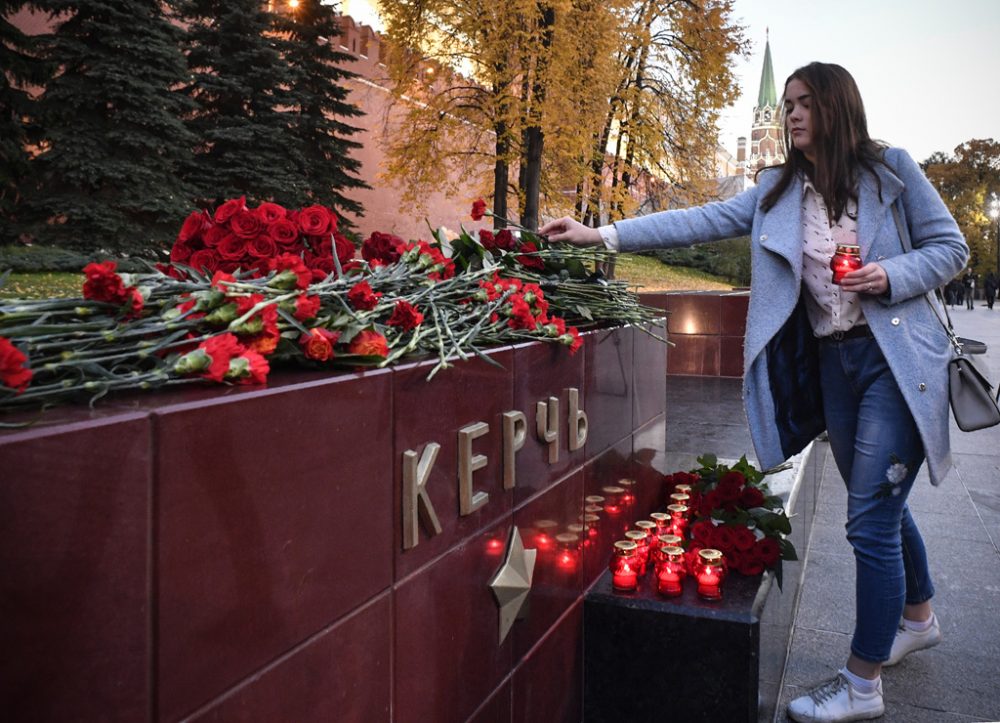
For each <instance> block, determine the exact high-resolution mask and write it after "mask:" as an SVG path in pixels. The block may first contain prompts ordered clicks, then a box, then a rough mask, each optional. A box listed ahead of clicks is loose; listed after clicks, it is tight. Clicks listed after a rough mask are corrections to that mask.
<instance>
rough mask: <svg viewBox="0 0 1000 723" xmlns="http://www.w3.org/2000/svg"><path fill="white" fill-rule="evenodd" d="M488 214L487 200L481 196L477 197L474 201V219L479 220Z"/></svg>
mask: <svg viewBox="0 0 1000 723" xmlns="http://www.w3.org/2000/svg"><path fill="white" fill-rule="evenodd" d="M485 215H486V201H484V200H483V199H481V198H477V199H476V200H475V201H473V202H472V220H473V221H479V220H480V219H481V218H482V217H483V216H485Z"/></svg>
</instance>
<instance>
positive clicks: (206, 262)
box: [188, 249, 219, 274]
mask: <svg viewBox="0 0 1000 723" xmlns="http://www.w3.org/2000/svg"><path fill="white" fill-rule="evenodd" d="M188 266H190V267H191V268H192V269H194V270H195V271H203V272H205V273H206V274H210V273H212V272H214V271H215V270H216V269H217V268H219V258H218V256H216V255H215V252H214V251H212V250H211V249H202V250H201V251H195V252H194V253H193V254H191V258H190V259H188Z"/></svg>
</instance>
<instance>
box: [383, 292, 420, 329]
mask: <svg viewBox="0 0 1000 723" xmlns="http://www.w3.org/2000/svg"><path fill="white" fill-rule="evenodd" d="M423 321H424V315H423V314H421V313H420V312H419V311H418V310H417V307H415V306H414V305H413V304H411V303H410V302H409V301H406V300H405V299H400V300H399V301H397V302H396V308H395V309H393V310H392V316H390V317H389V321H388V324H389V326H398V327H399V328H400V329H402V330H403V331H409V330H410V329H414V328H416V327H417V326H419V325H420V324H422V323H423Z"/></svg>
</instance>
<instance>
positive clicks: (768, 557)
mask: <svg viewBox="0 0 1000 723" xmlns="http://www.w3.org/2000/svg"><path fill="white" fill-rule="evenodd" d="M752 553H753V554H754V556H755V557H757V558H758V559H759V560H760V561H761V562H763V563H764V565H765V566H766V567H772V566H773V565H774V564H775V563H776V562H777V561H778V558H779V557H781V545H779V544H778V541H777V540H775V539H774V538H773V537H765V538H763V539H760V540H757V544H756V545H754V546H753V550H752Z"/></svg>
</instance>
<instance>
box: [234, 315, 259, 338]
mask: <svg viewBox="0 0 1000 723" xmlns="http://www.w3.org/2000/svg"><path fill="white" fill-rule="evenodd" d="M263 330H264V320H263V319H262V318H261V317H260V315H259V314H257V315H255V316H252V317H250V318H249V319H247V320H246V321H244V322H243V323H242V324H230V325H229V331H231V332H233V333H234V334H259V333H260V332H261V331H263Z"/></svg>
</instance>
